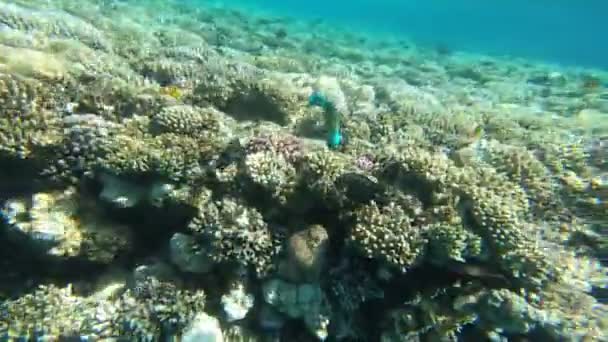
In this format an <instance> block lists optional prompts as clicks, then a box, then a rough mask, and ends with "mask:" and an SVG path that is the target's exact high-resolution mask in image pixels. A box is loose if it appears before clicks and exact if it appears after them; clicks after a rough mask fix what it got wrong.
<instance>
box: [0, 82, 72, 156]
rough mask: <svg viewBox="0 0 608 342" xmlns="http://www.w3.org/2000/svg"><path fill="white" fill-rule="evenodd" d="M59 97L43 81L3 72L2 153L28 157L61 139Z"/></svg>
mask: <svg viewBox="0 0 608 342" xmlns="http://www.w3.org/2000/svg"><path fill="white" fill-rule="evenodd" d="M55 101H56V100H55V96H54V95H53V91H52V89H48V88H47V87H46V86H45V85H44V84H43V83H42V82H39V81H37V80H34V79H29V78H24V77H21V76H17V75H9V74H4V73H2V72H1V71H0V152H2V153H3V154H5V155H8V156H10V157H15V158H20V159H25V158H28V157H29V156H31V155H32V153H35V151H38V152H41V151H43V150H44V149H45V148H47V147H50V146H53V145H55V144H57V143H58V142H59V140H61V131H60V127H61V126H60V119H59V117H58V115H57V113H55V112H53V110H54V109H55V108H54V107H55V105H56V103H55Z"/></svg>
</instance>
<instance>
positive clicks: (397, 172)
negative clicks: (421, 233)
mask: <svg viewBox="0 0 608 342" xmlns="http://www.w3.org/2000/svg"><path fill="white" fill-rule="evenodd" d="M379 178H381V179H382V180H383V181H385V182H386V183H387V184H395V183H397V184H398V185H399V188H400V189H401V190H402V191H403V192H404V193H413V194H414V195H415V196H416V197H417V198H418V199H419V200H420V201H421V202H422V204H423V205H424V207H425V208H428V207H430V206H432V205H433V194H434V193H435V192H436V191H437V190H438V188H437V185H435V184H433V183H430V182H429V181H427V180H426V179H424V178H422V177H421V176H419V175H417V174H415V173H413V172H412V173H405V174H404V173H403V170H402V168H401V166H400V165H398V164H397V163H393V164H392V165H389V166H387V167H386V168H384V169H383V170H382V171H381V173H380V175H379Z"/></svg>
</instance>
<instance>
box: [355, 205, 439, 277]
mask: <svg viewBox="0 0 608 342" xmlns="http://www.w3.org/2000/svg"><path fill="white" fill-rule="evenodd" d="M355 215H356V217H357V223H356V224H355V226H354V227H353V229H352V231H351V232H350V234H349V236H348V242H349V243H350V244H352V245H353V246H354V247H356V248H357V249H358V250H359V251H360V252H361V253H362V254H363V255H364V256H366V257H368V258H376V259H379V260H383V261H385V262H387V263H389V264H390V265H392V266H394V267H397V268H399V269H400V270H403V271H405V270H407V269H408V268H411V267H412V266H414V265H415V263H416V262H417V261H418V260H419V259H420V257H421V255H422V252H423V249H424V246H425V245H426V242H427V240H426V238H425V236H424V229H423V228H422V227H415V226H412V224H411V219H410V217H409V216H408V215H407V212H406V211H405V210H404V209H403V208H401V207H399V206H398V205H396V204H394V203H389V204H388V205H385V206H379V205H378V204H376V203H375V202H373V201H372V203H370V204H369V205H367V206H364V207H362V208H361V209H358V210H357V211H356V213H355Z"/></svg>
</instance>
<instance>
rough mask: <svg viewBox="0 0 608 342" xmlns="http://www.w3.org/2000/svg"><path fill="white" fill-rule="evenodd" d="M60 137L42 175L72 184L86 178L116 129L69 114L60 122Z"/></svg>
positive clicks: (94, 117)
mask: <svg viewBox="0 0 608 342" xmlns="http://www.w3.org/2000/svg"><path fill="white" fill-rule="evenodd" d="M61 123H62V126H63V137H62V139H61V142H59V143H58V144H57V147H56V148H55V151H54V154H55V156H54V157H55V160H54V161H53V162H54V163H53V164H51V165H49V166H48V167H47V168H46V169H45V170H44V174H45V175H46V176H50V177H52V178H55V179H62V180H72V181H73V182H76V181H77V179H79V178H80V177H81V176H83V175H88V176H90V175H91V174H92V172H93V170H94V169H95V168H96V167H97V165H98V164H97V163H98V162H99V161H100V160H103V158H104V157H105V156H106V154H107V153H108V152H109V146H110V145H111V144H112V143H113V140H112V139H113V137H114V135H115V134H116V130H117V125H116V124H115V123H113V122H111V121H107V120H104V119H103V118H101V117H99V116H97V115H93V114H73V115H68V116H65V117H64V118H63V119H62V122H61Z"/></svg>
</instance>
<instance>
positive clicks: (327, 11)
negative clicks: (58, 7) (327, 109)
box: [193, 0, 608, 69]
mask: <svg viewBox="0 0 608 342" xmlns="http://www.w3.org/2000/svg"><path fill="white" fill-rule="evenodd" d="M193 1H200V2H205V3H207V2H209V1H205V0H193ZM216 2H218V1H216ZM224 4H225V5H228V6H235V7H237V8H250V9H257V10H261V11H264V12H271V13H276V14H280V15H289V16H292V17H298V18H321V19H324V20H325V21H327V22H331V23H335V24H338V25H340V24H341V25H345V26H347V27H350V28H352V29H353V30H366V31H373V32H379V33H383V34H386V33H391V34H396V35H398V36H402V37H403V38H408V39H412V40H413V41H415V42H418V43H423V44H428V45H440V46H443V47H447V48H449V49H450V50H459V51H468V52H477V53H483V54H491V55H507V56H514V57H522V58H529V59H533V60H542V61H545V62H551V63H558V64H564V65H579V66H588V67H589V66H590V67H599V68H603V69H608V38H607V37H608V2H606V1H601V0H586V1H567V0H553V1H550V0H528V1H525V0H510V1H509V0H495V1H482V0H458V1H456V0H451V1H450V0H426V1H420V0H401V1H397V0H376V1H373V0H354V1H328V0H307V1H293V0H291V1H286V0H265V1H252V0H238V1H224Z"/></svg>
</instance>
